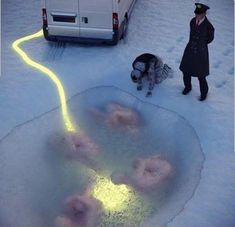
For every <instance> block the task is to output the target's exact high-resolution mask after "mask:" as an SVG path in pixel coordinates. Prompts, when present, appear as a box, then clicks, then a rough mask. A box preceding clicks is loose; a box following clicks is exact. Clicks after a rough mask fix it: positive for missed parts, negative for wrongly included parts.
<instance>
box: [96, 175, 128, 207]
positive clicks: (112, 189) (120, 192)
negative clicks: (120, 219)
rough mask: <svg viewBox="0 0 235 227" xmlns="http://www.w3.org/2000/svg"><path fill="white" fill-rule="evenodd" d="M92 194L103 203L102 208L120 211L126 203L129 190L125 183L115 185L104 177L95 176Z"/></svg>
mask: <svg viewBox="0 0 235 227" xmlns="http://www.w3.org/2000/svg"><path fill="white" fill-rule="evenodd" d="M92 195H93V196H94V197H95V198H96V199H98V200H100V201H101V202H102V203H103V206H104V209H106V210H111V211H112V210H115V211H121V210H124V209H125V208H126V206H127V205H128V202H127V201H128V200H129V199H130V197H131V190H130V189H128V187H127V186H125V185H115V184H113V183H112V181H111V180H110V179H108V178H106V177H102V176H97V179H96V183H95V184H94V186H93V191H92Z"/></svg>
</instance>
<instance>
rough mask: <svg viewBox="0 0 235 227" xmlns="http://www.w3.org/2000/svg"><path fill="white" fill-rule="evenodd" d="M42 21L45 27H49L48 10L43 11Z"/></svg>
mask: <svg viewBox="0 0 235 227" xmlns="http://www.w3.org/2000/svg"><path fill="white" fill-rule="evenodd" d="M42 21H43V25H45V26H46V27H47V10H46V9H45V8H43V9H42Z"/></svg>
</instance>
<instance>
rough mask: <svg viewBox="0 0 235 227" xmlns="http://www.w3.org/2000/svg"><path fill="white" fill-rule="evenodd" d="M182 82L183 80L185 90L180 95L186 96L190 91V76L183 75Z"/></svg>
mask: <svg viewBox="0 0 235 227" xmlns="http://www.w3.org/2000/svg"><path fill="white" fill-rule="evenodd" d="M183 80H184V87H185V88H184V90H183V91H182V94H183V95H187V94H188V93H189V92H190V91H191V90H192V84H191V76H190V75H188V74H186V73H184V76H183Z"/></svg>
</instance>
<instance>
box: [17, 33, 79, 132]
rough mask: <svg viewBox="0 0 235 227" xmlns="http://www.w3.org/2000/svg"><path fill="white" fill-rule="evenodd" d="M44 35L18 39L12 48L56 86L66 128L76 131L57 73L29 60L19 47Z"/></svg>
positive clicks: (37, 34) (38, 34) (36, 34)
mask: <svg viewBox="0 0 235 227" xmlns="http://www.w3.org/2000/svg"><path fill="white" fill-rule="evenodd" d="M42 35H43V32H42V30H40V31H39V32H37V33H35V34H32V35H29V36H25V37H23V38H20V39H17V40H16V41H15V42H14V43H13V44H12V47H13V49H14V50H15V51H16V52H17V53H18V54H19V55H20V56H21V57H22V59H23V60H24V61H25V62H26V63H27V64H28V65H30V66H32V67H34V68H36V69H38V70H39V71H41V72H42V73H44V74H46V75H47V76H48V77H49V78H50V79H51V80H52V81H53V82H54V84H55V85H56V87H57V90H58V93H59V97H60V103H61V108H62V116H63V119H64V122H65V126H66V128H67V130H68V131H75V127H74V126H73V124H72V122H71V120H70V116H69V114H68V109H67V104H66V98H65V92H64V88H63V86H62V83H61V82H60V80H59V79H58V77H57V76H56V74H55V73H53V72H52V71H51V70H50V69H48V68H46V67H45V66H43V65H41V64H39V63H37V62H35V61H33V60H32V59H30V58H29V56H28V55H27V54H26V53H25V52H24V51H23V50H22V49H21V48H20V47H19V45H20V44H21V43H23V42H25V41H29V40H31V39H34V38H38V37H41V36H42Z"/></svg>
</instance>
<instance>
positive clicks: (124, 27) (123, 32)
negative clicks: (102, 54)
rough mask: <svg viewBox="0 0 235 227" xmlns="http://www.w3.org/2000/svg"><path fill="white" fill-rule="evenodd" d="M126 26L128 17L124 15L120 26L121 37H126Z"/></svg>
mask: <svg viewBox="0 0 235 227" xmlns="http://www.w3.org/2000/svg"><path fill="white" fill-rule="evenodd" d="M127 28H128V19H127V17H126V16H125V19H124V21H123V27H122V36H121V39H124V38H125V37H126V34H127Z"/></svg>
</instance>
